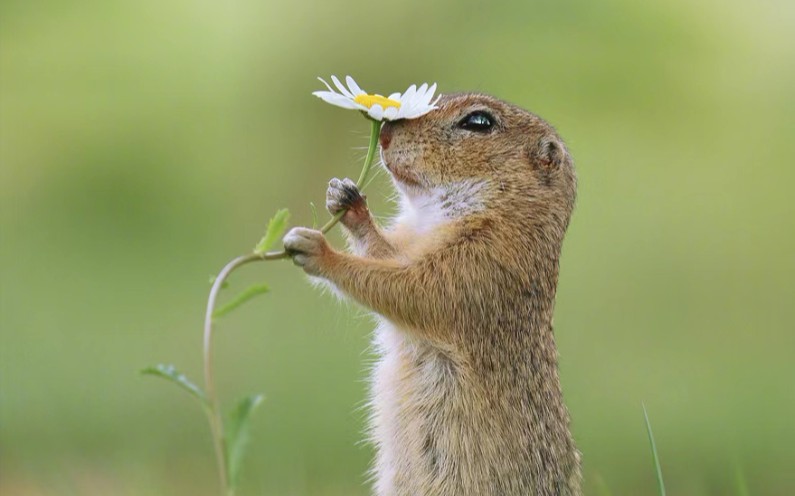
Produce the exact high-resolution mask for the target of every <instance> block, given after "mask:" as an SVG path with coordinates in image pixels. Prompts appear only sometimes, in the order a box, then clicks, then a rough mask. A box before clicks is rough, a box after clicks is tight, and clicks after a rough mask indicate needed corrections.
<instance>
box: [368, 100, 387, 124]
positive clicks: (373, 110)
mask: <svg viewBox="0 0 795 496" xmlns="http://www.w3.org/2000/svg"><path fill="white" fill-rule="evenodd" d="M367 115H369V116H370V117H372V118H373V119H375V120H377V121H380V120H383V118H384V108H383V107H381V106H380V105H378V104H377V103H376V104H375V105H373V106H372V107H370V110H369V111H368V112H367Z"/></svg>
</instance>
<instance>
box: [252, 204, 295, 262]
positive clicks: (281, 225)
mask: <svg viewBox="0 0 795 496" xmlns="http://www.w3.org/2000/svg"><path fill="white" fill-rule="evenodd" d="M289 218H290V211H289V210H287V209H286V208H283V209H281V210H279V211H278V212H276V213H275V214H274V215H273V217H272V218H271V220H270V221H269V222H268V229H267V230H266V231H265V236H263V237H262V239H261V240H259V243H257V246H256V247H254V252H255V253H263V252H266V251H268V250H269V249H270V247H271V246H273V243H275V242H277V241H278V240H280V239H281V238H282V236H283V235H284V231H286V230H287V219H289Z"/></svg>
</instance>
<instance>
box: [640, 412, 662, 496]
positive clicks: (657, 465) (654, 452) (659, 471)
mask: <svg viewBox="0 0 795 496" xmlns="http://www.w3.org/2000/svg"><path fill="white" fill-rule="evenodd" d="M642 406H643V418H644V419H646V432H647V433H648V434H649V444H651V455H652V458H653V459H654V471H655V472H656V475H657V489H658V490H659V493H660V496H665V483H664V482H663V475H662V468H661V467H660V457H659V455H658V454H657V444H656V443H655V442H654V434H653V433H652V431H651V422H649V414H648V413H647V412H646V405H642Z"/></svg>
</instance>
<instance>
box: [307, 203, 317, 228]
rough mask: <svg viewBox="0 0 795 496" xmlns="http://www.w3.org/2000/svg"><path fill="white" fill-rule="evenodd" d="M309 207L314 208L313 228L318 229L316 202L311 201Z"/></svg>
mask: <svg viewBox="0 0 795 496" xmlns="http://www.w3.org/2000/svg"><path fill="white" fill-rule="evenodd" d="M309 208H310V209H311V210H312V229H317V225H318V224H317V207H316V206H315V204H314V202H309Z"/></svg>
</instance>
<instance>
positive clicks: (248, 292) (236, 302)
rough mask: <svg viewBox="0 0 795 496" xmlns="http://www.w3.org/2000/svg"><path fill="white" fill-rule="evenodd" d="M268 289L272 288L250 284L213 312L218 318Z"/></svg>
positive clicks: (214, 316) (215, 317)
mask: <svg viewBox="0 0 795 496" xmlns="http://www.w3.org/2000/svg"><path fill="white" fill-rule="evenodd" d="M268 291H270V289H269V288H268V286H266V285H264V284H254V285H253V286H249V287H247V288H246V289H244V290H243V291H241V292H240V294H238V295H237V296H235V297H234V298H233V299H232V301H230V302H229V303H227V304H226V305H224V306H222V307H220V308H218V309H217V310H215V311H214V312H213V318H214V319H217V318H218V317H223V316H224V315H226V314H228V313H229V312H231V311H232V310H234V309H236V308H237V307H239V306H240V305H242V304H243V303H245V302H247V301H248V300H250V299H252V298H254V297H255V296H257V295H261V294H265V293H267V292H268Z"/></svg>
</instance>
